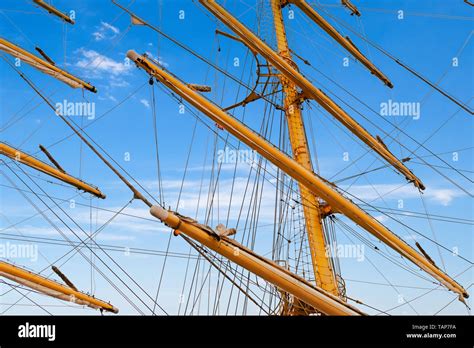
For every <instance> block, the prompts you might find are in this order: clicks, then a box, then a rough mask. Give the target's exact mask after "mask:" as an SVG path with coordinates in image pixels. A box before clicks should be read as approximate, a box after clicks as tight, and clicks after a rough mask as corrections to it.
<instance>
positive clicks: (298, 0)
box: [286, 0, 393, 88]
mask: <svg viewBox="0 0 474 348" xmlns="http://www.w3.org/2000/svg"><path fill="white" fill-rule="evenodd" d="M286 1H287V3H291V4H295V5H296V6H297V7H298V8H299V9H300V10H301V11H303V12H304V13H305V14H306V15H307V16H308V17H309V18H311V20H312V21H313V22H315V23H316V24H317V25H319V26H320V27H321V28H322V29H323V30H324V31H325V32H326V33H328V34H329V35H330V36H331V37H332V38H333V39H334V40H336V42H337V43H338V44H340V45H341V46H342V47H344V48H345V49H346V50H347V51H348V52H349V53H350V54H352V55H353V56H354V57H355V58H356V59H357V60H358V61H359V62H361V63H362V64H364V66H365V67H366V68H367V69H369V71H370V72H371V73H372V74H373V75H375V76H377V77H378V78H379V79H380V80H381V81H382V82H383V83H384V84H385V85H387V86H388V87H390V88H393V84H392V82H390V80H389V79H388V77H386V76H385V75H384V74H383V73H382V72H381V71H380V70H379V69H378V68H377V67H376V66H375V65H374V64H373V63H372V62H371V61H370V60H368V59H367V57H365V56H364V55H363V54H362V53H361V52H360V51H359V50H358V49H357V48H356V47H355V46H354V44H353V43H352V41H350V40H348V39H347V38H345V37H344V36H342V35H341V34H340V33H339V32H338V31H337V30H336V29H335V28H334V27H333V26H332V25H331V24H329V23H328V22H327V21H326V20H325V19H324V18H323V17H322V16H321V15H320V14H319V13H318V12H316V10H315V9H314V8H312V7H311V6H310V5H309V4H308V3H307V2H306V1H305V0H286Z"/></svg>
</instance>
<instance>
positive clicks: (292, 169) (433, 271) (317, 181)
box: [127, 51, 469, 299]
mask: <svg viewBox="0 0 474 348" xmlns="http://www.w3.org/2000/svg"><path fill="white" fill-rule="evenodd" d="M127 57H128V58H130V59H131V60H132V61H134V62H135V63H136V64H137V66H138V67H140V68H142V69H144V70H145V71H146V72H147V73H148V74H150V75H151V76H152V77H154V78H156V79H157V80H158V81H159V82H161V83H163V85H165V86H166V87H168V88H169V89H170V90H172V91H173V92H175V93H176V94H178V95H180V96H181V97H182V98H183V99H184V100H186V101H188V102H189V103H191V104H192V105H193V106H194V107H195V108H196V109H198V110H199V111H201V112H202V113H203V114H204V115H206V116H208V117H209V118H210V119H212V120H213V121H214V122H216V123H218V124H220V125H221V126H222V127H223V128H224V129H226V130H227V131H228V132H229V133H231V134H233V135H234V136H235V137H236V138H238V139H239V140H240V141H242V142H243V143H245V144H246V145H248V146H249V147H250V148H252V149H253V150H255V151H257V152H258V153H259V154H260V155H261V156H263V157H264V158H266V159H267V160H268V161H270V162H271V163H273V164H274V165H275V166H277V167H279V168H280V169H281V170H282V171H284V172H285V173H286V174H288V175H289V176H290V177H292V178H293V179H295V180H296V181H297V182H300V183H302V184H303V185H305V186H306V187H307V188H308V189H309V190H310V191H312V192H313V193H314V194H315V195H317V196H319V197H321V198H322V199H323V200H324V201H326V202H327V203H328V204H330V205H331V206H332V207H333V208H334V209H336V210H337V211H339V212H341V213H342V214H344V215H345V216H347V217H348V218H350V219H351V220H352V221H354V222H355V223H356V224H358V225H359V226H361V227H362V228H364V229H365V230H366V231H368V232H369V233H371V234H372V235H374V236H375V237H377V238H378V239H380V240H381V241H382V242H383V243H385V244H386V245H387V246H389V247H391V248H392V249H393V250H395V251H396V252H398V253H399V254H400V255H402V256H404V257H405V258H407V259H408V260H410V261H411V262H413V263H414V264H415V265H417V266H418V267H420V268H421V269H422V270H424V271H425V272H427V273H428V274H430V275H431V276H433V277H434V278H435V279H436V280H438V281H439V282H440V283H441V284H443V285H444V286H445V287H446V288H448V289H449V290H451V291H453V292H455V293H457V294H459V298H460V299H462V298H463V297H465V298H467V297H469V295H468V293H467V291H466V290H465V289H464V288H463V287H462V286H461V285H460V284H458V283H457V282H456V281H455V280H454V279H452V278H451V277H450V276H448V275H447V274H446V273H444V272H443V271H442V270H440V269H439V268H438V267H436V266H435V265H433V264H432V263H431V262H430V261H429V260H427V259H426V258H425V257H424V256H423V255H421V254H420V253H418V252H417V251H416V250H414V249H413V248H412V247H411V246H410V245H408V244H407V243H406V242H404V241H403V240H401V239H400V238H399V237H398V236H397V235H395V234H394V233H393V232H392V231H390V230H389V229H388V228H387V227H385V226H384V225H383V224H382V223H380V222H379V221H378V220H376V219H375V218H374V217H372V216H370V215H369V214H368V213H367V212H365V211H364V210H362V209H361V208H360V207H359V206H357V205H356V204H355V203H353V202H352V201H351V200H349V199H347V198H346V197H344V196H343V195H342V194H341V193H340V192H339V191H338V190H337V189H336V188H335V187H332V186H330V185H328V184H327V182H326V181H325V180H324V179H322V178H321V177H319V176H318V175H317V174H315V173H313V172H311V171H310V170H308V169H306V168H304V167H303V166H301V165H300V164H299V163H297V162H296V161H295V160H294V159H292V158H290V157H288V156H287V155H286V154H285V153H283V152H282V151H281V150H280V149H278V148H277V147H276V146H274V145H273V144H271V143H270V142H268V141H267V140H266V139H264V138H263V137H261V136H260V135H259V134H257V133H255V132H254V131H252V130H251V129H250V128H248V127H247V126H246V125H244V124H243V123H241V122H240V121H239V120H237V119H235V118H234V117H232V116H231V115H229V114H227V113H226V112H224V111H223V110H222V109H221V108H219V107H218V106H217V105H215V104H213V103H211V102H210V101H209V100H207V99H206V98H204V97H203V96H202V95H200V94H199V93H197V92H195V91H193V90H192V89H191V88H189V87H188V86H186V84H184V83H183V82H181V81H180V80H179V79H177V78H176V77H174V76H173V75H171V74H170V73H168V72H166V71H164V70H163V69H161V68H160V67H158V66H157V65H155V64H154V63H153V62H151V61H150V60H148V59H147V58H146V57H144V56H142V55H139V54H137V53H136V52H135V51H128V52H127Z"/></svg>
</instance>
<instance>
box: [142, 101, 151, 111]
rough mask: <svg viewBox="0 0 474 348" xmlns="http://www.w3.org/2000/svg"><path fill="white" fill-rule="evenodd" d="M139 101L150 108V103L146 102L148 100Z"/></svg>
mask: <svg viewBox="0 0 474 348" xmlns="http://www.w3.org/2000/svg"><path fill="white" fill-rule="evenodd" d="M140 103H142V104H143V105H145V107H146V108H148V109H149V108H150V103H149V102H148V100H146V99H140Z"/></svg>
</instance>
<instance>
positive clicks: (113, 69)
mask: <svg viewBox="0 0 474 348" xmlns="http://www.w3.org/2000/svg"><path fill="white" fill-rule="evenodd" d="M77 53H79V55H80V59H79V60H78V61H77V63H76V67H78V68H81V69H82V70H83V72H84V73H85V74H86V75H88V76H93V77H103V76H104V75H105V74H107V75H108V76H110V75H112V76H115V77H117V76H119V75H121V74H124V73H128V72H129V71H130V69H131V68H132V67H131V65H126V64H125V63H123V62H119V61H116V60H113V59H112V58H109V57H107V56H104V55H102V54H100V53H98V52H96V51H94V50H86V49H85V48H80V49H79V50H78V51H77Z"/></svg>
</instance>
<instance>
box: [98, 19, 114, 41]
mask: <svg viewBox="0 0 474 348" xmlns="http://www.w3.org/2000/svg"><path fill="white" fill-rule="evenodd" d="M119 33H120V30H119V29H118V28H117V27H114V26H113V25H112V24H109V23H107V22H101V24H100V27H98V28H97V31H95V32H93V33H92V35H93V36H94V39H95V41H102V40H105V39H113V38H114V37H116V36H117V35H118V34H119Z"/></svg>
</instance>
